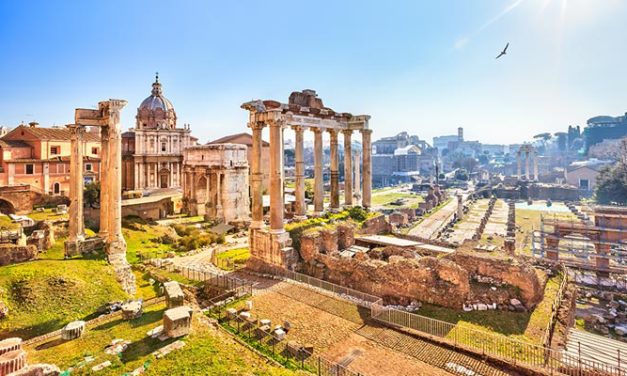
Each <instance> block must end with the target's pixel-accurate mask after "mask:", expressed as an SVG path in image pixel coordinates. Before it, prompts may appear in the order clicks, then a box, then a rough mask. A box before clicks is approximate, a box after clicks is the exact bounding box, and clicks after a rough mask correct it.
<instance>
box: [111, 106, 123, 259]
mask: <svg viewBox="0 0 627 376" xmlns="http://www.w3.org/2000/svg"><path fill="white" fill-rule="evenodd" d="M126 103H127V102H126V101H125V100H110V101H109V158H108V160H109V172H110V174H109V176H108V180H109V184H110V185H109V219H110V222H109V248H110V252H122V251H123V252H126V241H125V240H124V237H123V236H122V132H121V130H122V129H121V124H120V110H122V108H124V106H126Z"/></svg>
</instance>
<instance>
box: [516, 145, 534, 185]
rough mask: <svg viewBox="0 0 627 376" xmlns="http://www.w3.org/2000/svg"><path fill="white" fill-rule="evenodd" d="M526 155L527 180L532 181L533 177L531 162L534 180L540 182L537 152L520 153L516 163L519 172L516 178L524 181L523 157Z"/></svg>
mask: <svg viewBox="0 0 627 376" xmlns="http://www.w3.org/2000/svg"><path fill="white" fill-rule="evenodd" d="M523 155H524V159H525V178H526V179H527V180H530V178H531V176H530V171H531V169H530V163H531V161H533V178H534V180H538V178H539V175H538V155H537V154H536V152H524V151H522V152H518V154H517V155H516V163H517V165H518V166H517V171H516V176H517V177H518V179H522V156H523Z"/></svg>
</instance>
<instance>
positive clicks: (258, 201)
mask: <svg viewBox="0 0 627 376" xmlns="http://www.w3.org/2000/svg"><path fill="white" fill-rule="evenodd" d="M248 126H249V127H250V128H251V129H252V131H253V141H252V142H253V144H252V151H251V153H252V158H251V165H250V189H251V199H252V200H251V202H252V205H251V214H252V223H251V225H250V227H251V228H262V227H263V186H262V182H263V174H262V172H261V151H262V148H263V140H262V132H263V127H264V124H263V123H254V124H249V125H248Z"/></svg>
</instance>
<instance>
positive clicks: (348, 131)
mask: <svg viewBox="0 0 627 376" xmlns="http://www.w3.org/2000/svg"><path fill="white" fill-rule="evenodd" d="M342 133H343V134H344V137H351V136H352V135H353V130H352V129H342Z"/></svg>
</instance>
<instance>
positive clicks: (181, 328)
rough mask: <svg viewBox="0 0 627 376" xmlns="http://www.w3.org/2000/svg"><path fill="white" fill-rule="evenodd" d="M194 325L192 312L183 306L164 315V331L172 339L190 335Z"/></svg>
mask: <svg viewBox="0 0 627 376" xmlns="http://www.w3.org/2000/svg"><path fill="white" fill-rule="evenodd" d="M191 324H192V310H191V308H189V307H185V306H181V307H176V308H170V309H168V310H167V311H165V313H164V314H163V330H164V333H165V334H166V335H167V336H168V337H170V338H176V337H181V336H185V335H188V334H189V332H190V329H191Z"/></svg>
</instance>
